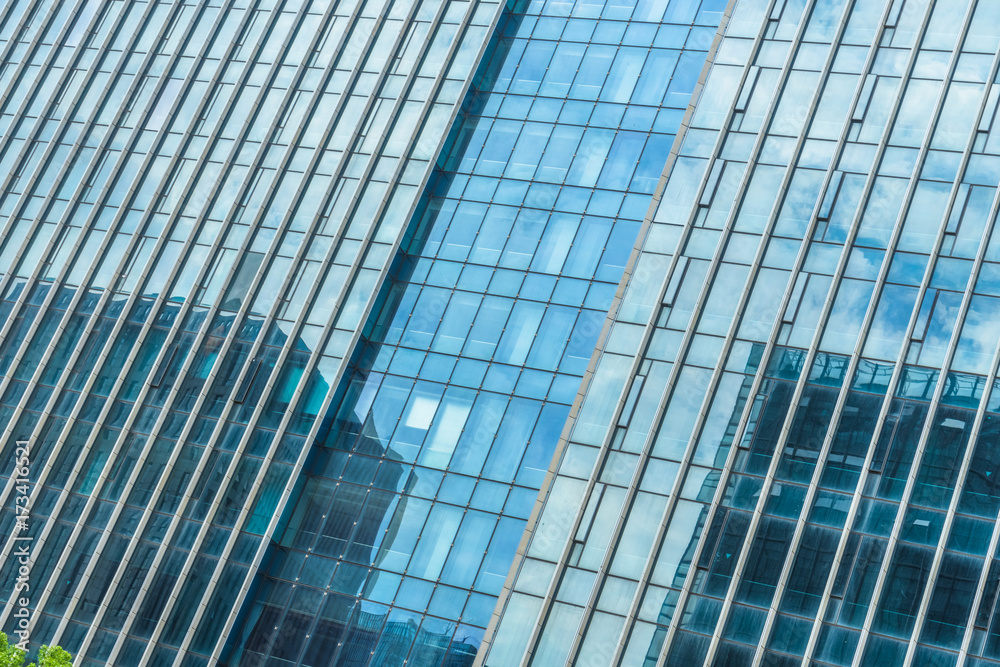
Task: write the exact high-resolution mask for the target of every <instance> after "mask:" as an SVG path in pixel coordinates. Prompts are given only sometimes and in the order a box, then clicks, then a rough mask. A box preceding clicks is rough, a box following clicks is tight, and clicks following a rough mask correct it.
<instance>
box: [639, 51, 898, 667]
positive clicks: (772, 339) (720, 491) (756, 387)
mask: <svg viewBox="0 0 1000 667" xmlns="http://www.w3.org/2000/svg"><path fill="white" fill-rule="evenodd" d="M877 47H878V44H877V42H874V43H873V46H872V47H871V50H870V51H869V56H868V63H867V67H868V68H870V67H871V63H872V62H874V54H875V52H876V50H877ZM831 48H833V44H831ZM862 83H863V81H859V86H860V85H861V84H862ZM858 90H860V89H857V90H856V92H855V104H857V101H858V95H859V92H858ZM902 92H903V91H902V90H901V91H900V92H899V94H898V95H897V99H896V103H895V105H894V110H893V115H894V114H895V109H896V108H898V105H899V104H900V103H901V100H902ZM847 122H848V121H846V120H845V123H847ZM889 128H890V126H888V125H887V128H886V130H885V132H884V133H883V136H884V137H887V136H888V131H889ZM844 142H845V138H844V135H843V134H842V135H841V139H840V140H839V141H838V151H841V152H842V150H843V145H844ZM883 143H884V141H883ZM834 164H835V163H831V167H830V168H828V173H827V176H826V178H825V179H824V188H823V189H821V192H822V191H826V190H828V189H829V187H830V184H831V183H832V182H833V177H834V174H835V173H836V169H835V168H834ZM870 188H871V182H868V183H866V189H867V190H870ZM822 204H823V198H821V199H820V200H819V201H817V203H816V207H815V208H814V210H813V215H812V222H811V223H810V225H809V228H808V230H807V232H806V235H805V236H804V238H803V243H802V245H801V246H800V250H799V255H798V256H797V258H796V261H795V264H794V268H793V271H792V274H793V275H798V274H799V273H800V272H801V268H802V266H803V263H804V261H805V257H806V253H807V251H808V248H809V241H810V239H811V237H812V232H813V231H814V229H815V228H816V226H817V220H818V216H819V211H820V208H821V207H822ZM845 247H846V246H845ZM845 252H846V251H843V252H842V256H841V262H843V261H845V256H846V255H845V254H844V253H845ZM793 291H794V284H790V285H788V286H787V287H786V290H785V295H784V297H783V299H782V310H783V309H784V308H787V305H788V303H789V302H790V297H791V294H792V292H793ZM831 298H832V297H830V296H829V295H828V298H827V303H826V304H825V308H827V309H828V308H829V307H830V305H831V303H832V302H831ZM779 325H780V321H779V322H777V323H776V324H775V326H774V328H773V330H772V332H771V334H770V336H769V338H768V341H767V343H766V349H765V352H764V354H763V357H762V360H761V364H760V368H761V369H763V368H764V367H766V364H767V361H768V359H769V358H770V356H771V354H772V352H773V349H774V347H775V346H776V338H777V335H778V333H779ZM810 358H811V357H810ZM807 363H808V362H807ZM762 381H763V376H762V371H758V373H757V375H756V377H755V379H754V381H753V385H752V388H751V390H750V394H751V395H756V394H757V393H759V391H760V385H761V383H762ZM802 382H804V380H802ZM801 388H802V384H801V383H797V385H796V394H795V396H794V397H793V399H792V404H791V405H792V406H795V405H797V402H798V400H799V397H800V395H801ZM752 408H753V405H752V402H748V403H747V405H746V406H745V407H744V414H743V416H742V418H741V421H740V426H739V428H738V429H737V432H743V431H744V430H745V428H746V425H747V423H748V421H749V419H750V414H751V411H752ZM793 413H794V408H790V411H789V415H786V420H785V424H784V426H783V428H782V436H781V437H782V441H783V439H784V437H785V435H787V430H788V428H789V427H790V421H789V420H790V419H791V418H792V415H793ZM778 449H779V447H778V446H776V451H777V450H778ZM736 453H737V448H735V447H734V448H732V450H731V451H730V454H729V458H728V461H727V463H726V464H725V466H724V468H723V478H722V479H721V480H720V482H719V485H718V487H717V490H716V493H715V496H714V498H713V501H712V504H711V508H712V511H711V515H714V514H715V508H717V507H718V506H719V505H720V503H721V502H722V498H723V495H724V493H725V490H726V483H727V479H728V477H729V474H731V471H732V468H733V464H734V461H735V456H736ZM755 516H757V513H756V512H755ZM757 522H758V523H759V517H758V519H757ZM752 530H754V528H753V526H751V531H752ZM703 547H704V544H702V543H701V541H700V540H699V544H698V546H697V547H696V550H695V553H694V555H693V557H692V562H696V561H697V560H698V558H699V556H700V554H701V551H702V549H703ZM743 555H744V556H745V552H744V553H743ZM694 575H695V571H694V569H692V570H691V571H689V573H688V575H687V578H686V581H685V584H684V588H683V589H682V591H681V598H680V600H679V601H678V604H677V609H678V610H679V611H680V610H682V609H683V607H682V604H683V603H684V602H686V599H687V595H688V594H689V591H690V586H691V584H692V582H693V577H694ZM734 579H735V578H734ZM728 597H729V596H728V595H727V598H728ZM730 604H731V602H730ZM675 618H676V615H675ZM720 620H721V615H720ZM717 627H718V625H717ZM677 629H678V624H677V623H676V622H673V623H671V625H670V628H669V630H668V636H667V639H666V641H665V642H664V645H663V648H662V650H661V654H660V662H659V663H658V664H661V665H662V664H663V661H664V660H665V659H666V655H667V650H668V648H669V646H670V644H671V642H672V640H673V637H674V635H675V634H676V632H677ZM717 642H718V637H717V633H716V636H715V638H714V639H713V644H712V646H715V645H717ZM712 650H714V648H713V649H712Z"/></svg>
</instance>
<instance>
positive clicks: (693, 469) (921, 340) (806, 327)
mask: <svg viewBox="0 0 1000 667" xmlns="http://www.w3.org/2000/svg"><path fill="white" fill-rule="evenodd" d="M998 12H1000V5H997V3H993V2H985V1H982V0H980V1H978V2H977V1H976V0H971V1H965V0H962V1H958V2H948V3H945V2H940V1H938V2H934V1H933V0H932V1H927V0H888V1H885V2H883V1H881V0H875V1H873V2H850V1H842V0H801V1H792V0H788V1H787V2H786V1H783V0H778V1H776V2H775V1H767V0H736V2H735V3H734V4H733V6H732V10H731V13H730V14H728V20H727V22H726V23H725V25H723V26H722V28H721V29H720V34H722V35H723V38H722V40H721V42H720V43H719V45H718V49H717V50H715V51H714V52H713V53H712V54H711V55H710V62H711V66H710V68H709V70H708V72H707V76H706V78H705V85H704V89H703V90H701V91H700V93H699V95H698V97H697V98H696V99H695V100H694V101H693V115H692V117H691V122H690V123H689V125H688V127H687V130H686V134H685V135H684V136H683V137H682V140H681V143H680V146H679V150H678V152H677V154H676V157H675V158H674V157H672V158H671V161H670V163H669V164H668V166H667V169H668V176H667V177H666V179H665V181H664V184H663V189H662V191H661V190H658V191H657V204H656V210H655V213H654V214H653V215H652V216H651V218H650V220H648V221H647V224H646V225H645V226H644V228H643V231H642V232H641V234H640V239H639V241H638V244H637V251H636V253H635V255H634V257H633V259H632V261H631V262H630V265H629V269H628V271H627V277H626V279H625V286H624V289H623V291H622V292H621V294H620V298H616V300H615V303H614V304H613V305H612V307H611V309H610V316H609V322H608V325H607V328H606V329H605V330H604V331H603V332H602V335H601V337H600V340H599V342H598V348H599V352H598V353H597V354H596V355H595V357H594V359H593V361H592V364H591V367H590V368H589V369H588V373H587V375H586V376H585V379H584V389H583V393H584V398H583V400H582V401H581V402H580V403H579V407H578V409H574V412H573V413H572V414H571V415H570V417H569V421H568V424H567V427H566V438H565V439H563V440H562V441H561V443H560V446H559V450H558V451H557V453H556V455H555V458H554V461H553V465H552V468H551V475H550V477H549V478H547V479H546V482H545V484H544V485H543V488H542V492H541V494H540V501H539V503H540V506H539V508H538V512H537V514H535V515H533V517H532V519H531V521H530V522H529V525H528V538H527V540H526V542H525V544H524V546H523V548H521V549H519V552H518V556H517V557H516V559H515V561H514V563H513V566H512V570H511V573H510V576H509V578H508V580H507V584H506V585H505V588H504V591H503V593H502V594H501V598H500V602H499V604H498V607H497V610H496V612H495V614H494V618H493V619H492V621H491V624H490V627H489V628H488V630H487V633H486V635H485V637H484V644H483V648H482V649H481V651H480V653H479V657H478V658H477V664H482V665H489V666H490V667H502V666H507V665H527V664H530V665H557V664H559V665H561V664H576V665H595V666H597V665H630V666H631V665H648V666H650V667H652V666H654V665H655V666H660V665H697V664H711V665H805V664H808V665H949V666H950V665H976V666H979V665H991V664H997V662H1000V628H998V623H1000V615H998V614H997V613H996V612H997V605H998V602H1000V600H998V596H997V591H998V584H1000V567H998V565H1000V563H998V562H997V558H996V555H997V547H998V543H1000V530H998V528H997V512H998V509H1000V486H998V484H997V477H998V465H1000V458H998V457H1000V453H998V452H1000V450H998V434H1000V431H998V426H997V424H998V417H1000V384H998V382H997V374H996V371H997V364H998V362H1000V347H998V340H1000V335H998V332H1000V319H998V315H1000V298H998V297H1000V282H998V279H997V277H998V275H1000V264H998V261H1000V252H998V249H1000V236H998V235H997V234H996V233H994V230H995V220H996V217H997V210H998V206H1000V197H998V190H997V185H998V181H1000V142H998V125H997V122H996V109H997V98H998V94H997V93H998V86H997V76H998V65H1000V55H998V54H1000V51H998V48H997V47H998V42H1000V16H998Z"/></svg>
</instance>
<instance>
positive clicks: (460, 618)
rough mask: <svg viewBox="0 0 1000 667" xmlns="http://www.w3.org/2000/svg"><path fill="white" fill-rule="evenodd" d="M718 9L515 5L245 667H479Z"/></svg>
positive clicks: (314, 471)
mask: <svg viewBox="0 0 1000 667" xmlns="http://www.w3.org/2000/svg"><path fill="white" fill-rule="evenodd" d="M723 9H724V5H722V4H721V3H719V2H709V1H707V0H706V1H703V2H701V3H698V2H694V3H691V2H675V1H671V2H669V3H655V2H639V3H625V4H607V5H605V4H583V3H576V4H569V3H559V2H552V1H549V2H535V3H528V2H524V3H517V4H513V3H511V4H509V5H508V7H507V9H506V10H505V12H504V14H503V16H502V18H501V20H500V24H499V26H498V28H497V30H496V33H495V36H494V38H493V40H492V43H491V45H490V49H489V51H488V53H487V55H486V57H485V58H484V60H483V64H482V65H481V68H480V71H479V73H478V74H477V76H476V77H475V79H474V81H473V85H472V88H471V89H470V91H469V93H468V96H467V98H466V101H465V104H464V106H463V115H462V116H461V118H460V121H459V122H458V123H457V124H456V126H455V128H454V129H453V132H452V136H451V138H450V141H449V144H448V148H446V149H445V150H444V151H443V152H442V154H441V157H440V158H439V160H438V167H437V169H436V170H435V174H434V176H433V180H432V182H431V184H430V186H429V187H428V189H427V192H426V197H425V199H424V201H423V202H422V204H421V206H420V209H419V211H418V213H417V215H416V216H415V217H414V219H413V221H412V222H411V229H410V233H409V237H408V239H407V241H406V242H405V243H404V244H403V246H402V248H401V251H400V254H399V255H398V257H397V259H396V265H395V268H394V269H393V272H392V274H391V275H390V280H389V282H388V283H387V284H386V286H385V288H384V290H383V294H382V296H381V299H380V305H379V306H378V307H377V308H376V310H375V311H374V312H373V314H372V316H371V318H370V321H369V325H368V327H367V328H366V330H365V332H364V337H365V338H364V341H363V344H362V345H361V346H359V348H358V350H357V352H356V354H355V358H354V360H353V361H354V365H353V367H352V369H351V371H350V373H349V376H348V379H347V380H346V381H345V386H344V389H343V395H342V397H338V398H339V400H340V406H339V408H338V409H337V410H336V412H335V413H334V415H333V416H332V423H331V424H330V425H329V431H328V432H324V433H323V434H321V435H320V436H319V438H318V440H319V447H318V448H317V451H316V452H315V458H314V459H312V460H311V461H310V464H309V466H308V467H307V469H306V474H305V476H304V479H303V487H302V489H301V490H300V491H297V492H296V495H295V497H294V498H293V500H292V502H291V507H292V509H291V511H290V520H289V522H288V524H287V526H284V527H283V529H282V532H281V534H280V535H276V536H275V541H276V543H277V546H276V548H275V550H274V552H273V553H272V555H271V558H270V559H269V561H268V562H267V565H266V567H265V568H264V569H263V570H262V577H261V579H260V587H259V589H257V590H256V591H255V593H254V596H253V600H252V602H250V603H248V607H247V610H246V611H245V614H244V616H245V618H241V623H240V626H239V627H238V628H237V631H236V632H235V633H234V636H233V638H232V639H231V642H232V644H233V646H232V652H231V653H229V654H227V655H225V656H224V658H225V659H227V660H228V662H229V663H230V664H234V665H237V664H238V665H244V664H247V665H250V664H271V663H270V662H269V661H271V660H280V661H281V662H280V663H279V664H301V665H310V666H312V665H328V664H338V665H341V664H343V665H366V664H368V665H373V666H374V665H400V664H403V661H404V660H406V661H407V662H406V664H420V665H438V664H442V661H443V664H446V665H454V666H456V667H457V666H458V665H471V664H472V662H473V659H474V656H475V653H476V650H477V648H478V646H479V643H480V641H481V638H482V635H483V632H484V629H485V627H486V624H487V622H488V621H489V618H490V613H491V612H492V610H493V607H494V605H495V604H496V599H497V596H498V594H499V593H500V591H501V589H502V586H503V582H504V579H505V578H506V575H507V572H508V569H509V567H510V563H511V560H512V559H513V557H514V553H515V551H516V548H517V544H518V542H519V541H520V539H521V535H522V533H523V531H524V526H525V522H526V520H527V518H528V515H529V513H530V511H531V508H532V505H533V504H534V502H535V499H536V497H537V495H538V489H539V487H540V486H541V484H542V481H543V479H544V476H545V471H546V469H547V468H548V465H549V463H550V461H551V459H552V454H553V451H554V449H555V446H556V444H557V442H558V440H559V434H560V432H561V430H562V427H563V425H564V423H565V421H566V417H567V415H568V413H569V410H570V406H571V404H572V403H573V400H574V398H575V397H576V394H577V390H578V388H579V385H580V379H581V376H582V375H583V373H584V371H585V370H586V368H587V364H588V362H589V359H590V356H591V353H592V352H593V349H594V344H595V342H596V339H597V336H598V334H599V332H600V329H601V326H602V325H603V323H604V320H605V318H606V313H607V310H608V307H609V306H610V304H611V302H612V299H613V297H614V293H615V290H616V288H617V285H618V282H619V280H620V278H621V275H622V271H623V269H624V266H625V263H626V261H627V260H628V256H629V253H630V251H631V249H632V246H633V244H634V241H635V238H636V234H637V233H638V230H639V227H640V225H641V222H642V219H643V218H644V216H645V215H646V213H647V211H648V209H649V206H650V203H651V200H652V194H653V191H654V189H655V187H656V184H657V182H658V181H659V178H660V175H661V172H662V169H663V164H664V161H665V159H666V156H667V155H668V153H669V151H670V146H671V144H672V143H673V141H674V138H675V134H676V132H677V130H678V128H679V126H680V123H681V120H682V118H683V116H684V112H685V109H686V107H687V105H688V101H689V98H690V95H691V92H692V90H693V89H694V87H695V84H696V82H697V80H698V77H699V74H700V73H701V70H702V67H703V64H704V60H705V55H706V52H707V49H708V47H709V45H710V44H711V43H712V40H713V38H714V36H715V34H716V32H717V28H718V23H719V21H720V19H721V17H722V10H723ZM304 637H308V639H303V638H304ZM286 661H287V662H286Z"/></svg>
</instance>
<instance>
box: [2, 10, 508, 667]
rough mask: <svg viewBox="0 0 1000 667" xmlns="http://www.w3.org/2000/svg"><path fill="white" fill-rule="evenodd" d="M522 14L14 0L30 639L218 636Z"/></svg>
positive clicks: (150, 647)
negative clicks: (472, 91)
mask: <svg viewBox="0 0 1000 667" xmlns="http://www.w3.org/2000/svg"><path fill="white" fill-rule="evenodd" d="M500 9H501V7H500V5H499V4H497V3H496V2H490V1H489V0H483V1H481V2H480V1H478V0H476V1H469V0H446V1H440V0H429V1H427V2H422V1H416V2H409V1H407V0H388V1H386V2H382V1H381V0H373V1H368V0H359V1H357V2H355V1H353V0H347V1H345V2H337V1H331V0H287V1H285V0H263V1H259V2H257V1H254V2H248V1H241V0H233V1H231V2H224V3H223V2H216V1H212V0H208V1H198V2H185V1H179V2H177V1H160V0H150V1H148V2H146V1H140V0H129V1H128V2H125V1H121V0H111V1H101V0H86V1H83V2H71V1H65V2H62V1H58V0H55V1H53V0H18V1H14V2H9V3H6V4H5V5H4V6H3V8H2V9H0V89H2V90H3V95H2V97H0V174H2V178H3V187H2V190H0V225H2V232H0V272H2V276H0V314H2V317H0V322H2V325H0V326H2V328H0V373H2V379H0V428H2V429H3V440H2V447H0V474H2V479H3V484H2V490H0V494H2V501H3V506H4V510H3V511H2V512H0V533H2V534H3V535H4V544H3V547H2V552H0V590H2V595H3V600H4V602H5V604H4V606H3V607H2V610H0V624H2V626H3V628H4V630H5V631H6V632H7V633H8V635H9V636H14V630H17V629H22V627H23V626H21V625H20V620H19V619H20V618H21V613H22V610H23V609H27V610H28V612H29V613H30V622H29V627H28V628H27V630H29V631H30V637H31V641H32V645H37V644H40V643H59V644H61V645H62V646H63V647H65V648H66V649H68V650H69V651H70V652H72V653H73V654H74V655H76V656H78V662H77V664H83V665H106V664H114V665H139V664H142V665H184V666H185V667H187V666H189V665H190V666H192V667H193V666H197V665H207V664H209V663H213V664H214V663H215V662H216V661H217V658H218V655H219V654H220V653H221V651H222V649H223V638H224V637H225V636H226V635H227V633H228V632H229V629H230V628H231V627H232V625H233V623H234V622H235V616H236V610H237V609H238V607H239V603H240V600H241V599H242V598H243V597H245V595H246V592H247V590H248V589H249V588H250V587H251V585H252V582H253V577H254V575H255V573H256V572H257V570H258V568H259V563H260V562H261V560H262V558H263V556H264V554H265V552H266V551H267V549H268V544H269V539H270V538H269V536H270V534H271V533H272V532H273V531H274V528H275V526H276V525H277V524H278V521H279V516H278V515H279V513H280V507H281V506H282V504H283V502H284V501H285V499H286V498H287V497H288V495H289V494H290V493H291V490H292V488H293V487H294V485H295V483H296V479H297V476H298V475H299V472H300V471H301V469H302V467H303V464H304V462H305V460H306V459H307V457H308V454H309V450H310V448H309V446H308V443H310V442H311V441H312V439H313V438H315V435H316V433H317V432H318V431H319V429H320V426H321V423H322V419H321V417H322V415H324V414H325V413H326V411H327V410H328V409H329V406H330V404H331V402H332V400H333V394H334V393H335V387H337V386H339V378H341V377H342V376H343V375H344V373H345V370H346V368H347V366H348V360H349V359H350V356H351V353H352V350H353V347H354V343H355V341H356V340H357V339H358V338H359V335H360V332H359V329H360V325H361V324H362V323H363V322H365V321H366V317H367V313H368V311H369V310H370V309H371V307H372V304H373V303H374V301H375V297H376V293H377V289H378V286H379V285H380V284H381V282H382V281H383V279H384V277H385V276H386V275H387V273H388V271H389V268H390V264H391V261H392V258H393V256H394V253H395V251H396V247H397V246H398V244H399V241H400V240H401V239H402V237H403V235H404V232H405V229H406V225H407V223H408V221H409V219H410V217H411V215H412V213H413V211H414V210H415V207H416V205H417V203H418V201H419V199H420V196H421V193H422V191H423V187H424V185H425V183H426V181H427V179H428V178H429V176H430V174H431V172H432V168H433V162H434V160H435V159H436V157H437V154H438V153H439V151H440V148H441V147H442V146H443V144H444V141H445V139H446V136H447V134H448V132H449V128H450V126H451V124H452V121H453V119H454V118H455V117H456V115H457V113H458V110H459V107H460V106H461V101H462V100H463V99H464V96H465V92H466V89H467V87H468V83H469V81H470V80H471V77H472V75H473V74H474V71H475V69H476V66H477V63H478V61H479V59H480V57H481V54H482V53H483V51H484V50H485V46H486V43H487V41H488V39H489V37H490V35H491V32H492V28H493V26H494V24H495V22H496V20H497V18H498V16H499V13H500ZM19 440H20V441H28V442H29V444H30V455H29V456H28V457H27V458H28V461H27V467H28V478H29V482H30V483H29V484H23V483H21V482H19V481H18V480H16V479H15V478H14V477H13V472H14V462H15V454H16V453H17V446H16V441H19ZM25 500H27V501H28V505H29V506H30V511H29V512H28V520H27V522H26V529H27V532H25V530H20V531H15V521H16V518H15V509H16V508H20V507H22V505H23V504H24V501H25ZM25 540H27V541H25ZM26 543H27V544H30V549H29V551H30V554H29V555H28V556H27V557H26V558H27V560H28V561H29V564H30V568H29V569H30V572H28V573H27V574H24V575H23V576H25V577H27V579H26V583H27V585H28V587H29V588H28V589H27V590H28V591H29V592H28V594H25V592H24V591H25V589H22V588H17V590H15V587H16V586H17V582H18V577H19V576H22V574H21V573H20V572H19V568H20V567H21V566H22V565H24V560H22V556H21V553H22V551H21V549H22V548H23V545H24V544H26ZM22 600H23V601H22Z"/></svg>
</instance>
